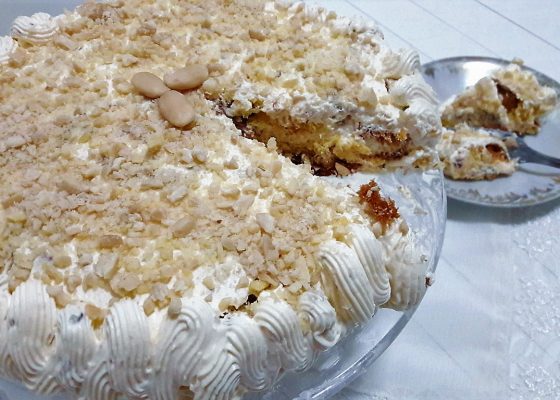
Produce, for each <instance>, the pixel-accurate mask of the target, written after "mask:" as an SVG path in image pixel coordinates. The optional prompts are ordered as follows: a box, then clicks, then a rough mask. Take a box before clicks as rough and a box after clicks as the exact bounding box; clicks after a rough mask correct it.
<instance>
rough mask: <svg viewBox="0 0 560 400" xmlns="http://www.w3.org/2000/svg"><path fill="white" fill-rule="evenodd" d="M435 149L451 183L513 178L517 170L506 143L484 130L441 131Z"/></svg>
mask: <svg viewBox="0 0 560 400" xmlns="http://www.w3.org/2000/svg"><path fill="white" fill-rule="evenodd" d="M437 149H438V151H439V154H440V158H441V160H442V162H443V172H444V174H445V176H447V177H448V178H451V179H461V180H483V179H495V178H497V177H500V176H507V175H511V174H513V172H514V171H515V167H516V162H515V160H513V159H511V158H510V156H509V153H508V149H507V147H506V145H505V143H504V142H503V141H502V140H501V139H499V138H496V137H494V136H492V135H491V134H490V133H489V132H488V131H486V130H484V129H477V128H472V127H469V126H468V125H464V124H462V125H459V126H457V127H455V128H452V129H451V128H450V129H444V132H443V137H442V141H441V142H440V143H439V144H438V146H437Z"/></svg>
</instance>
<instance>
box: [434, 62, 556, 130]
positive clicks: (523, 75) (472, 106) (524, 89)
mask: <svg viewBox="0 0 560 400" xmlns="http://www.w3.org/2000/svg"><path fill="white" fill-rule="evenodd" d="M556 102H557V95H556V92H555V91H554V90H553V89H551V88H549V87H546V86H542V85H540V84H539V82H538V81H537V79H536V78H535V76H534V75H533V74H532V73H531V72H530V71H527V70H524V69H522V68H521V67H520V66H519V65H518V64H510V65H508V66H507V67H505V68H502V69H499V70H497V71H495V72H494V73H493V74H492V75H491V76H488V77H484V78H482V79H481V80H479V81H478V82H477V83H476V84H475V85H474V86H471V87H469V88H467V89H466V90H465V91H464V92H463V93H461V94H459V95H457V96H456V97H454V98H452V99H450V101H449V102H447V103H446V104H445V105H444V107H443V111H442V117H441V118H442V123H443V125H444V126H446V127H453V126H456V125H457V124H461V123H466V124H468V125H470V126H473V127H481V128H490V129H502V130H506V131H512V132H516V133H518V134H521V135H525V134H529V135H534V134H536V133H537V132H538V130H539V123H540V122H539V121H540V119H541V118H542V117H543V116H544V115H545V114H546V113H548V112H550V111H551V110H552V109H553V108H554V107H555V106H556Z"/></svg>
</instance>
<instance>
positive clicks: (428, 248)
mask: <svg viewBox="0 0 560 400" xmlns="http://www.w3.org/2000/svg"><path fill="white" fill-rule="evenodd" d="M324 179H327V180H329V181H331V182H335V183H336V182H339V183H342V184H344V185H349V186H350V187H352V188H353V189H355V190H357V189H358V188H359V186H360V185H362V184H364V183H367V182H369V181H370V180H371V179H375V180H376V181H377V182H378V184H379V186H380V187H381V189H382V191H383V193H384V194H385V195H388V196H390V197H391V198H393V199H394V200H395V202H396V203H397V205H398V206H399V211H400V213H401V214H402V215H403V216H404V218H405V219H406V221H407V223H408V225H409V227H410V230H411V231H412V233H413V234H414V237H415V241H416V244H417V246H418V248H419V249H420V250H421V251H422V252H423V254H424V255H425V256H426V259H427V271H428V272H432V273H433V272H435V269H436V265H437V262H438V259H439V255H440V252H441V247H442V244H443V235H444V232H445V220H446V213H447V211H446V197H445V194H444V189H443V177H442V173H441V171H439V170H431V171H426V172H419V171H413V172H409V173H404V172H394V173H391V174H384V173H381V174H371V173H367V174H366V173H356V174H354V175H352V176H348V177H345V178H342V179H341V178H335V177H329V178H324ZM415 311H416V308H413V309H410V310H407V311H405V312H400V311H394V310H390V309H385V308H381V309H379V310H378V311H377V312H376V314H375V315H374V316H373V318H372V319H370V320H369V321H368V322H367V323H365V324H363V325H361V326H359V327H357V328H355V329H353V330H351V331H350V332H349V334H348V335H347V336H346V337H345V338H343V339H342V340H341V341H340V342H339V343H338V344H337V345H336V346H334V347H333V348H331V349H330V350H328V351H326V352H324V353H322V354H321V355H320V356H319V358H318V359H317V361H316V362H315V364H313V366H312V367H311V368H310V369H309V370H307V371H306V372H305V373H298V374H287V375H286V376H284V377H283V379H282V380H280V382H279V383H278V384H277V385H276V386H275V387H274V388H273V389H272V390H270V391H268V392H266V393H252V394H249V395H247V396H245V399H247V400H256V399H266V400H290V399H301V400H303V399H326V398H328V397H330V396H332V395H333V394H335V393H336V392H337V391H339V390H340V389H342V388H343V387H344V386H346V385H347V384H348V383H350V382H351V381H352V380H354V379H355V378H357V377H358V376H359V375H360V374H361V373H362V372H363V371H364V370H365V368H366V367H367V366H369V365H370V364H371V363H372V362H373V361H374V360H375V359H377V357H379V356H380V355H381V354H382V353H383V351H385V349H387V347H388V346H389V345H390V344H391V343H392V342H393V340H395V338H396V337H397V336H398V335H399V333H400V332H401V330H402V329H403V328H404V326H405V325H406V324H407V322H408V321H409V320H410V318H411V317H412V315H413V314H414V312H415ZM50 399H52V400H55V399H56V400H67V399H68V397H67V396H63V395H60V396H55V397H51V398H50ZM0 400H45V398H44V397H41V396H38V395H36V394H33V393H31V392H30V391H28V390H25V389H24V388H23V387H22V386H21V385H20V384H15V383H12V382H8V381H5V380H1V379H0ZM91 400H94V399H91Z"/></svg>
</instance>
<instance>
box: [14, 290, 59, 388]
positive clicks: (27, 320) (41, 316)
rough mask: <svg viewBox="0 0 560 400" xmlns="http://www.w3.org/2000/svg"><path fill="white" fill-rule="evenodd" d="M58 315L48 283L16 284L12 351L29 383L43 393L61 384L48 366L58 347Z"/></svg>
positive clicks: (23, 377) (17, 367)
mask: <svg viewBox="0 0 560 400" xmlns="http://www.w3.org/2000/svg"><path fill="white" fill-rule="evenodd" d="M56 319H57V314H56V307H55V304H54V301H53V300H52V299H51V298H50V297H49V295H48V294H47V290H46V288H45V286H44V285H42V284H41V283H39V282H36V281H34V280H30V281H27V282H25V283H24V284H22V285H20V286H18V287H17V288H16V290H15V291H14V293H13V295H12V299H11V302H10V307H9V308H8V313H7V322H8V329H7V335H6V341H7V347H8V351H9V354H10V357H11V359H12V361H13V363H14V366H15V368H16V369H17V370H18V373H19V375H20V376H21V379H23V381H24V382H25V384H26V385H27V386H28V387H29V388H31V389H32V390H34V391H37V392H40V393H43V394H52V393H54V392H55V391H56V389H57V386H58V384H57V382H56V379H55V378H54V376H53V375H51V374H50V373H49V372H50V371H49V370H48V368H46V366H48V361H49V358H50V356H51V355H52V353H53V352H54V350H55V339H56Z"/></svg>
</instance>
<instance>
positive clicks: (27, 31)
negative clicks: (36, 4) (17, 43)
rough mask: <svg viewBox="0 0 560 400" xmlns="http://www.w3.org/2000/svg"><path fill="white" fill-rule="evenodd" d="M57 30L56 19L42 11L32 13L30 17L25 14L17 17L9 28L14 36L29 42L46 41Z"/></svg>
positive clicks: (40, 42)
mask: <svg viewBox="0 0 560 400" xmlns="http://www.w3.org/2000/svg"><path fill="white" fill-rule="evenodd" d="M57 32H58V24H57V23H56V20H55V19H54V18H53V17H51V16H50V15H49V14H47V13H44V12H40V13H36V14H33V15H32V16H30V17H29V16H25V15H24V16H21V17H17V18H16V19H15V20H14V23H13V24H12V30H11V34H12V36H13V37H14V38H16V39H19V40H22V41H25V42H28V43H31V44H43V43H47V42H49V41H50V40H51V39H52V38H53V37H54V36H55V35H56V33H57Z"/></svg>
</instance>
